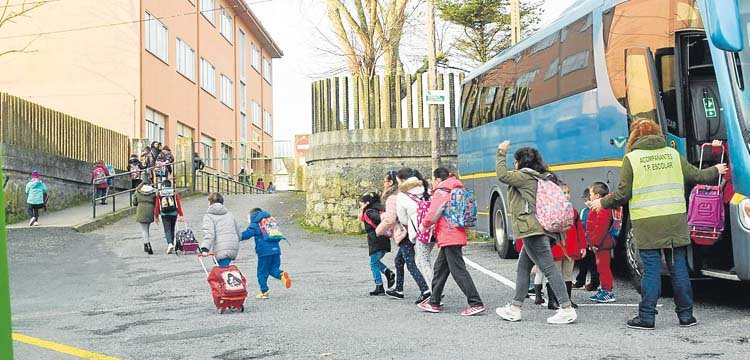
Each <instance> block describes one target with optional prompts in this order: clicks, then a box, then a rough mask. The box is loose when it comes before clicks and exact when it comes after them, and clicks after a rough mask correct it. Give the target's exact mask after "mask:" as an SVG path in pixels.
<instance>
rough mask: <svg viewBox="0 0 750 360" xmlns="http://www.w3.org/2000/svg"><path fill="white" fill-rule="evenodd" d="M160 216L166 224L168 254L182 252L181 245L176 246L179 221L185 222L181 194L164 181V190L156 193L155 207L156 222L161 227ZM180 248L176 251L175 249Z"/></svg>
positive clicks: (170, 183) (165, 236)
mask: <svg viewBox="0 0 750 360" xmlns="http://www.w3.org/2000/svg"><path fill="white" fill-rule="evenodd" d="M159 215H161V220H162V222H163V224H164V238H165V239H166V240H167V254H171V253H173V252H174V251H177V250H181V248H179V244H175V241H174V232H175V226H176V225H177V222H178V221H184V220H185V219H184V218H183V216H184V215H183V213H182V201H180V194H179V193H178V192H177V191H176V190H175V189H174V188H173V187H172V182H171V181H169V180H164V182H163V183H162V188H161V189H160V190H159V191H157V193H156V206H154V220H155V221H156V224H157V225H159ZM176 246H177V247H178V248H177V249H175V247H176Z"/></svg>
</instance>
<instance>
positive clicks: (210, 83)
mask: <svg viewBox="0 0 750 360" xmlns="http://www.w3.org/2000/svg"><path fill="white" fill-rule="evenodd" d="M201 88H203V90H206V91H208V93H209V94H211V95H213V96H216V68H215V67H214V66H213V65H211V63H210V62H208V61H207V60H206V59H204V58H201Z"/></svg>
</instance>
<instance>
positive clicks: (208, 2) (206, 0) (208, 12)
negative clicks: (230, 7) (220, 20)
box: [201, 0, 216, 25]
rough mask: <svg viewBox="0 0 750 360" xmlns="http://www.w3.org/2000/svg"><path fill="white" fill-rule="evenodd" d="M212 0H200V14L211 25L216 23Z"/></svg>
mask: <svg viewBox="0 0 750 360" xmlns="http://www.w3.org/2000/svg"><path fill="white" fill-rule="evenodd" d="M215 6H216V4H214V0H201V14H203V17H205V18H206V20H208V22H210V23H211V24H212V25H216V15H214V14H215V13H216V11H215Z"/></svg>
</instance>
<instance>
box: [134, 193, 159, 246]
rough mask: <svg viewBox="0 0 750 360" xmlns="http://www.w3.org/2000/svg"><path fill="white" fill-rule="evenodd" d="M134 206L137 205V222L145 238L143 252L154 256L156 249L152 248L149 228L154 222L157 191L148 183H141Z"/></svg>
mask: <svg viewBox="0 0 750 360" xmlns="http://www.w3.org/2000/svg"><path fill="white" fill-rule="evenodd" d="M133 205H135V221H136V222H137V223H138V226H139V227H140V230H141V237H142V238H143V251H145V252H146V253H147V254H149V255H153V254H154V249H152V248H151V240H150V238H149V227H150V226H151V223H152V222H154V206H155V205H156V189H154V187H153V186H151V185H150V184H147V183H141V184H140V185H138V187H137V188H136V189H135V196H134V197H133Z"/></svg>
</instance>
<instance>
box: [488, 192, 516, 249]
mask: <svg viewBox="0 0 750 360" xmlns="http://www.w3.org/2000/svg"><path fill="white" fill-rule="evenodd" d="M492 209H493V212H494V214H493V218H492V226H493V229H492V234H493V242H494V246H495V251H497V254H498V255H500V257H501V258H503V259H510V258H511V257H513V255H515V253H516V252H515V249H513V244H512V243H511V242H510V241H508V232H507V231H506V229H507V228H506V224H505V212H504V211H503V204H502V202H501V201H500V197H498V198H497V199H495V203H494V204H493V206H492Z"/></svg>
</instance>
